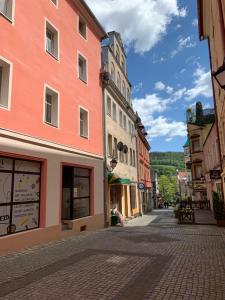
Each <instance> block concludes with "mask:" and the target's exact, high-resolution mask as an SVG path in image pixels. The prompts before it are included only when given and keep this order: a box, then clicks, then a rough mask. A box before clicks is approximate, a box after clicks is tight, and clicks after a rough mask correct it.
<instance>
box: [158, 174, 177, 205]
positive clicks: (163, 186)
mask: <svg viewBox="0 0 225 300" xmlns="http://www.w3.org/2000/svg"><path fill="white" fill-rule="evenodd" d="M159 192H160V194H161V195H162V198H163V200H166V201H173V200H174V197H175V193H176V178H175V177H172V176H165V175H161V176H160V177H159Z"/></svg>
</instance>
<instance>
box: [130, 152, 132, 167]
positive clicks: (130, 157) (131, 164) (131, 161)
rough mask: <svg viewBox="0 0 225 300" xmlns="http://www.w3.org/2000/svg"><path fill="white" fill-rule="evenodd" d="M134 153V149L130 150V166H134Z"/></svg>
mask: <svg viewBox="0 0 225 300" xmlns="http://www.w3.org/2000/svg"><path fill="white" fill-rule="evenodd" d="M132 156H133V153H132V149H131V148H130V165H131V166H132V165H133V157H132Z"/></svg>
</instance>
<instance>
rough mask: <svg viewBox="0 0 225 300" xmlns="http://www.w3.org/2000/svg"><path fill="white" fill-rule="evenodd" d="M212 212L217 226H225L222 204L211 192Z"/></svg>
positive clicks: (215, 194) (224, 212) (217, 196)
mask: <svg viewBox="0 0 225 300" xmlns="http://www.w3.org/2000/svg"><path fill="white" fill-rule="evenodd" d="M213 211H214V217H215V219H216V222H217V225H218V226H225V209H224V202H223V201H222V200H220V197H219V194H218V193H216V192H213Z"/></svg>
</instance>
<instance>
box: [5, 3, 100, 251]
mask: <svg viewBox="0 0 225 300" xmlns="http://www.w3.org/2000/svg"><path fill="white" fill-rule="evenodd" d="M0 36H1V47H0V144H1V147H0V252H6V251H10V250H15V249H18V248H24V247H27V246H31V245H33V244H37V243H40V242H47V241H49V240H52V239H58V238H61V237H66V236H68V235H72V234H74V233H79V232H80V231H84V230H93V229H96V228H101V227H103V224H104V208H103V207H104V205H103V187H102V186H103V184H102V182H103V141H102V136H103V128H102V89H101V84H100V79H99V78H100V76H99V73H100V66H101V39H102V38H103V37H104V36H105V32H104V30H103V29H102V27H101V25H100V24H99V23H98V21H97V20H96V18H95V17H94V15H93V14H92V12H91V11H90V9H89V8H88V7H87V5H86V4H85V2H84V1H83V0H76V1H75V0H67V1H65V0H63V1H62V0H38V1H27V0H20V1H15V0H3V1H0Z"/></svg>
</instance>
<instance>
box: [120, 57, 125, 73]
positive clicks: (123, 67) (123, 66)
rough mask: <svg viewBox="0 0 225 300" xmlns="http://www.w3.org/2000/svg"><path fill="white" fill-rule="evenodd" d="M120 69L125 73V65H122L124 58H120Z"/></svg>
mask: <svg viewBox="0 0 225 300" xmlns="http://www.w3.org/2000/svg"><path fill="white" fill-rule="evenodd" d="M121 67H122V69H123V71H124V72H125V63H124V58H123V57H122V58H121Z"/></svg>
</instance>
